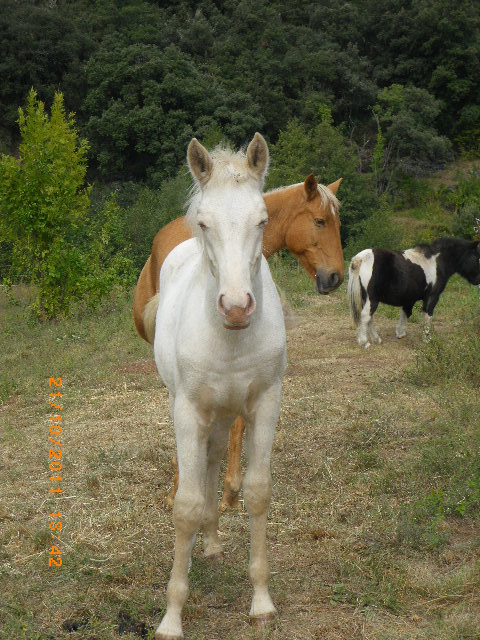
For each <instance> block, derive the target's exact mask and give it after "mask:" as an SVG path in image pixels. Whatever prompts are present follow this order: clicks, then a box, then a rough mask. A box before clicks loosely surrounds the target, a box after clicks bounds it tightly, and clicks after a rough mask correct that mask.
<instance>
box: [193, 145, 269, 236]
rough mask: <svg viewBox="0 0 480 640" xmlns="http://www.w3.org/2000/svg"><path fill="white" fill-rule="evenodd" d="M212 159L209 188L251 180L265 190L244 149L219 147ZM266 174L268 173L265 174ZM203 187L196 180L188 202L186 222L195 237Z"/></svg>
mask: <svg viewBox="0 0 480 640" xmlns="http://www.w3.org/2000/svg"><path fill="white" fill-rule="evenodd" d="M210 157H211V159H212V164H213V168H212V174H211V176H210V178H209V180H208V186H209V187H211V186H213V187H215V186H218V185H224V184H225V183H230V184H231V185H232V186H235V185H239V184H244V183H246V182H248V181H249V180H250V181H252V182H253V183H254V184H255V185H258V186H259V188H260V190H261V189H262V188H263V179H262V180H261V181H260V182H259V180H258V178H257V177H256V176H254V174H253V173H252V171H250V169H249V167H248V163H247V156H246V152H245V150H244V149H240V151H232V149H230V148H229V147H226V146H223V145H218V146H217V147H215V149H213V151H211V152H210ZM265 173H266V172H265ZM200 195H201V187H200V184H199V183H198V182H197V181H196V180H194V181H193V184H192V187H191V189H190V193H189V195H188V199H187V202H186V208H187V211H186V214H185V217H186V221H187V222H188V224H189V225H190V227H191V230H192V232H193V234H194V235H196V236H198V235H199V229H198V226H197V224H196V214H197V209H198V205H199V203H200Z"/></svg>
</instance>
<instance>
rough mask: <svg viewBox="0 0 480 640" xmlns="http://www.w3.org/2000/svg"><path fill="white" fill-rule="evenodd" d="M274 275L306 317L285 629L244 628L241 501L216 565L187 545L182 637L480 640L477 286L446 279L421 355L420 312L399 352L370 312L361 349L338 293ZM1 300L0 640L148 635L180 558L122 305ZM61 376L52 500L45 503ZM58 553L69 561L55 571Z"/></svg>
mask: <svg viewBox="0 0 480 640" xmlns="http://www.w3.org/2000/svg"><path fill="white" fill-rule="evenodd" d="M272 266H273V270H274V273H275V275H276V278H277V280H278V281H279V282H280V284H281V285H282V287H283V288H284V289H285V291H286V292H287V296H288V297H289V299H290V300H291V301H292V303H293V305H294V306H295V309H296V313H297V318H298V324H297V326H296V327H295V328H293V329H292V330H290V332H289V334H288V368H287V371H286V375H285V379H284V391H283V401H282V411H281V417H280V421H279V424H278V428H277V434H276V439H275V444H274V453H273V462H272V473H273V500H272V506H271V510H270V516H269V525H268V544H269V558H270V566H271V570H272V580H271V593H272V597H273V600H274V602H275V604H276V606H277V608H278V611H279V615H278V618H277V620H276V621H275V622H274V623H273V624H272V626H271V627H270V628H269V629H268V630H267V631H265V632H263V633H259V632H257V631H255V630H253V629H252V628H250V626H249V624H248V610H249V604H250V598H251V587H250V584H249V581H248V578H247V571H246V570H247V558H248V538H249V534H248V520H247V515H246V511H245V510H244V508H243V503H241V504H242V510H240V511H231V512H227V513H224V514H222V515H221V519H220V529H221V535H222V539H223V541H224V550H225V559H224V562H223V563H221V564H220V563H219V564H212V563H207V562H206V561H204V560H203V559H202V555H201V544H200V543H197V546H196V548H195V550H194V557H193V565H192V570H191V572H190V579H191V592H190V597H189V599H188V603H187V605H186V608H185V612H184V632H185V637H186V638H187V639H189V640H200V639H203V640H207V639H208V640H237V639H244V638H247V639H249V638H266V639H268V640H296V639H299V640H300V639H301V640H357V639H358V640H359V639H366V640H387V639H388V640H427V639H428V640H430V639H431V640H467V639H468V640H472V639H480V527H479V522H480V455H479V454H480V450H479V444H480V394H479V385H480V366H479V365H480V296H479V290H478V289H477V288H476V287H472V286H469V285H467V284H466V283H465V282H464V281H461V280H460V279H457V278H454V279H453V280H452V281H451V282H450V283H449V285H448V287H447V290H446V292H445V294H444V295H443V297H442V298H441V300H440V304H439V305H438V307H437V309H436V313H435V319H434V327H435V335H434V338H433V340H432V341H431V342H430V343H429V344H427V345H425V344H423V343H422V342H421V333H422V331H421V323H420V315H421V314H420V313H419V312H418V311H417V312H416V313H415V314H414V316H413V321H412V322H410V323H409V326H408V333H407V337H406V338H405V339H404V340H401V341H399V340H397V339H396V338H395V337H394V332H395V322H396V316H397V311H396V310H392V309H390V308H386V307H383V308H381V309H379V311H378V313H377V314H376V320H377V327H378V330H379V333H380V334H381V336H382V337H383V339H384V343H383V344H382V345H380V346H372V347H371V348H370V349H369V350H364V349H361V348H360V347H359V346H358V345H357V344H356V342H355V336H354V331H353V329H352V326H351V322H350V318H349V315H348V311H347V308H346V302H345V291H344V286H342V288H341V289H340V290H339V291H338V292H336V293H335V294H333V295H331V296H329V297H318V296H316V295H315V294H314V293H313V290H312V289H313V287H312V284H311V283H310V282H309V281H308V280H306V278H305V276H304V275H303V272H301V271H299V270H298V269H296V268H295V267H293V268H286V267H285V265H284V263H283V262H282V261H280V260H278V259H277V260H276V261H274V263H273V265H272ZM25 295H27V294H26V293H25ZM1 296H2V297H1V298H0V322H1V343H0V360H1V365H0V401H1V407H0V422H1V467H0V478H1V480H0V481H1V492H0V581H1V582H0V638H2V639H5V640H16V639H20V638H26V639H28V640H40V639H41V640H50V639H51V640H60V639H66V638H68V639H71V640H75V639H77V638H82V639H85V640H93V639H98V640H110V639H113V638H120V637H121V638H124V639H125V640H129V639H130V640H133V639H134V638H139V637H142V638H153V635H154V629H155V627H156V625H157V624H158V623H159V621H160V619H161V617H162V612H163V610H164V606H165V588H166V584H167V579H168V576H169V572H170V569H171V563H172V558H173V527H172V519H171V512H170V511H169V510H168V509H167V508H166V507H165V506H164V498H165V496H166V494H167V493H168V491H169V489H170V487H171V478H172V471H171V465H170V460H171V458H172V456H173V454H174V436H173V428H172V425H171V422H170V419H169V416H168V411H167V394H166V391H165V389H164V388H162V387H161V386H160V383H159V379H158V376H157V374H156V371H155V366H154V363H153V358H152V353H151V349H150V347H149V346H148V345H147V344H145V343H143V342H142V340H141V339H140V338H138V337H137V335H136V333H135V331H134V328H133V324H132V320H131V313H130V305H131V296H127V297H122V296H121V295H118V296H117V297H115V298H114V299H112V300H111V301H109V303H108V304H106V305H105V306H104V308H103V309H101V310H100V311H99V312H98V313H96V314H95V315H88V314H85V315H83V317H81V318H80V319H76V320H65V321H62V322H59V323H56V324H53V323H52V324H45V325H38V324H33V323H31V322H30V321H29V320H28V318H27V317H26V316H25V315H24V313H23V311H22V306H21V305H20V306H15V305H12V304H11V303H9V301H8V299H7V297H6V295H5V293H2V294H1ZM58 376H60V377H61V378H62V382H63V384H62V387H61V391H62V393H63V396H62V398H61V402H62V405H61V406H62V418H63V420H62V428H63V433H62V434H61V435H60V436H58V437H59V438H60V439H61V443H62V446H61V450H62V453H63V456H62V464H63V468H62V472H61V474H62V478H63V480H62V482H61V485H62V488H63V493H62V494H61V495H60V494H49V492H48V491H49V488H51V487H52V485H55V483H54V482H51V481H49V480H48V478H49V476H51V473H52V472H51V471H50V470H49V468H48V465H49V462H50V460H49V458H48V452H49V448H50V447H51V446H52V445H51V444H50V443H49V441H48V438H49V433H48V428H49V424H50V425H51V424H52V423H51V421H50V422H49V417H52V416H53V415H54V414H53V411H54V410H53V409H52V407H51V406H50V405H49V400H51V397H50V398H49V395H48V394H49V393H50V392H52V388H51V387H49V384H48V380H49V377H54V378H57V377H58ZM220 492H221V487H220V485H219V495H220ZM58 512H61V513H62V516H61V518H60V517H55V518H49V517H48V514H49V513H58ZM58 522H61V523H62V530H61V531H60V532H58V529H57V530H55V531H54V533H59V536H60V541H58V540H56V539H52V530H51V529H49V523H50V524H52V523H58ZM53 542H55V544H56V545H58V548H60V550H61V551H62V556H61V557H62V566H61V567H50V568H49V566H48V558H49V550H50V549H51V546H52V543H53ZM50 557H52V556H50ZM54 557H56V556H54Z"/></svg>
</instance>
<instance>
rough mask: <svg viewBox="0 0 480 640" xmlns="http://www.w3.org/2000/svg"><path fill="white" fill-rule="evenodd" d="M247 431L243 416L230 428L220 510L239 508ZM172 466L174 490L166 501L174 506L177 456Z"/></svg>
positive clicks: (176, 484) (176, 486) (173, 459)
mask: <svg viewBox="0 0 480 640" xmlns="http://www.w3.org/2000/svg"><path fill="white" fill-rule="evenodd" d="M244 431H245V422H244V420H243V418H240V417H238V418H237V419H236V420H235V422H234V423H233V425H232V428H231V429H230V446H229V452H228V467H227V472H226V473H225V482H224V487H223V496H222V500H221V502H220V507H219V508H220V510H221V511H225V509H228V508H230V507H234V508H238V505H239V502H238V494H239V492H240V487H241V486H242V469H241V464H240V459H241V456H242V438H243V432H244ZM172 466H173V468H174V469H175V475H174V477H173V486H172V490H171V491H170V493H169V494H168V496H167V497H166V498H165V503H166V504H167V505H168V506H169V507H172V506H173V501H174V499H175V494H176V493H177V488H178V467H177V457H176V456H174V457H173V458H172Z"/></svg>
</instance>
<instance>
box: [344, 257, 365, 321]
mask: <svg viewBox="0 0 480 640" xmlns="http://www.w3.org/2000/svg"><path fill="white" fill-rule="evenodd" d="M361 264H362V259H361V258H359V257H357V256H355V257H354V258H353V259H352V261H351V262H350V266H349V267H348V285H347V300H348V304H349V307H350V311H351V312H352V318H353V322H354V324H355V326H356V327H358V325H359V323H360V313H361V311H362V306H363V301H362V286H361V284H360V266H361Z"/></svg>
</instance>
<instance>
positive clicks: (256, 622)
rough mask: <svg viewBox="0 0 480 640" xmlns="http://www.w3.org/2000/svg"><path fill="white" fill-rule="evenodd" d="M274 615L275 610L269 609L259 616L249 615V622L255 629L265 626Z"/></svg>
mask: <svg viewBox="0 0 480 640" xmlns="http://www.w3.org/2000/svg"><path fill="white" fill-rule="evenodd" d="M275 617H276V611H270V612H269V613H264V614H262V615H260V616H250V624H251V625H252V626H253V627H256V628H257V629H263V628H265V627H266V626H267V625H268V624H270V622H272V620H274V619H275Z"/></svg>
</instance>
